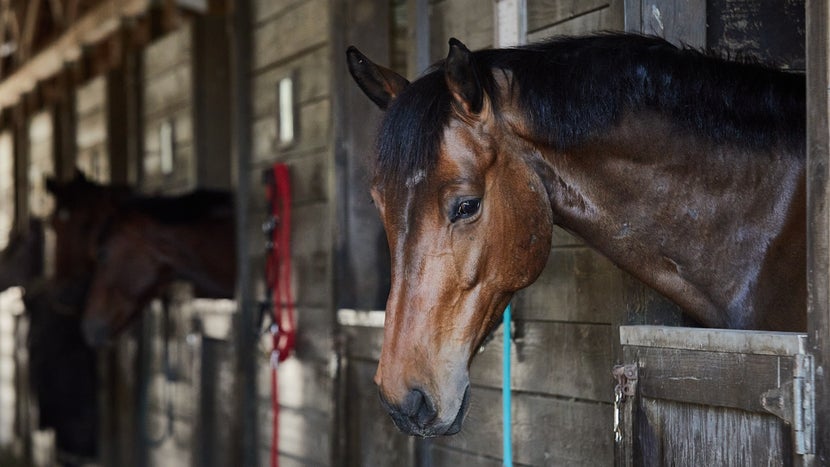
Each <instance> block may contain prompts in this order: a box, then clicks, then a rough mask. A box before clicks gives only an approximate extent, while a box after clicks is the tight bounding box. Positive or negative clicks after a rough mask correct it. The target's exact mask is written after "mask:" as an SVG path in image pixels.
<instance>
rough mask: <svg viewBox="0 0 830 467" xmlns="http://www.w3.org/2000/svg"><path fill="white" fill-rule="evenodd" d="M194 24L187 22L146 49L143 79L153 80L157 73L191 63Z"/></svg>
mask: <svg viewBox="0 0 830 467" xmlns="http://www.w3.org/2000/svg"><path fill="white" fill-rule="evenodd" d="M192 27H193V26H192V25H191V24H190V23H189V22H185V23H184V24H183V25H181V26H180V27H179V28H177V29H176V30H175V31H173V32H170V33H168V34H167V35H165V36H164V37H162V38H160V39H158V40H156V41H155V42H153V43H152V44H150V45H148V46H147V47H146V48H145V49H144V53H143V58H144V64H143V76H142V77H143V80H144V81H145V82H147V81H150V80H152V79H153V78H155V77H156V76H157V75H159V74H162V73H165V72H168V71H169V70H171V69H174V68H178V67H180V66H181V65H183V64H189V63H190V61H191V59H192V57H191V49H192V46H193V34H192Z"/></svg>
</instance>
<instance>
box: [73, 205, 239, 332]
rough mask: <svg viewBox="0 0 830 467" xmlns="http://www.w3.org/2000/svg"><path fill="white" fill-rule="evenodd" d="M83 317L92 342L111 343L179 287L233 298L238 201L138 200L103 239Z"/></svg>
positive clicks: (104, 231) (109, 225) (116, 220)
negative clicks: (178, 283)
mask: <svg viewBox="0 0 830 467" xmlns="http://www.w3.org/2000/svg"><path fill="white" fill-rule="evenodd" d="M95 257H96V261H95V273H94V275H93V276H92V281H91V283H90V288H89V293H88V296H87V302H86V309H85V311H84V314H83V331H84V336H85V337H86V339H87V342H89V343H90V344H91V345H101V344H103V343H105V342H106V341H107V340H108V339H109V338H110V337H111V336H112V335H113V334H114V333H116V332H118V331H120V330H121V329H123V328H124V327H125V326H126V325H127V324H128V323H129V322H130V321H131V319H132V318H133V317H134V316H136V314H137V313H138V312H139V311H140V310H141V309H142V308H144V307H145V306H146V305H147V304H148V303H149V301H150V300H151V299H153V298H155V297H158V296H160V293H161V291H162V290H163V289H164V287H165V286H167V285H168V284H169V283H170V282H171V281H172V280H174V279H184V280H188V281H191V282H192V283H193V284H194V286H195V293H196V294H197V295H199V296H204V297H212V298H231V297H233V293H234V286H235V281H236V269H235V268H236V262H235V258H236V247H235V230H234V210H233V198H232V196H231V194H230V193H228V192H220V191H208V190H200V191H196V192H193V193H191V194H187V195H184V196H179V197H155V198H137V199H134V200H132V201H130V202H129V203H126V204H125V205H124V206H123V209H122V211H121V212H120V213H119V214H118V216H117V217H115V218H113V219H112V221H111V222H109V223H108V225H107V226H106V228H105V229H104V230H102V231H101V233H100V236H99V239H98V245H97V247H96V248H95Z"/></svg>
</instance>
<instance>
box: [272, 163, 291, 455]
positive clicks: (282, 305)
mask: <svg viewBox="0 0 830 467" xmlns="http://www.w3.org/2000/svg"><path fill="white" fill-rule="evenodd" d="M269 172H270V173H269V174H268V176H266V180H267V183H266V188H265V196H266V199H267V201H268V205H269V211H270V216H271V217H270V219H269V222H268V223H267V224H266V228H265V232H266V235H267V236H268V241H267V245H266V249H267V252H268V256H267V259H266V262H265V280H266V285H267V287H268V294H269V296H270V299H271V303H272V304H273V306H272V309H271V313H272V317H273V320H274V323H273V324H272V325H271V337H272V340H273V350H272V351H271V409H272V411H273V417H274V418H273V424H272V427H273V434H272V437H271V466H272V467H278V466H279V411H280V401H279V385H278V384H277V383H278V380H277V376H278V373H277V366H278V364H279V362H282V361H284V360H285V359H286V358H288V356H289V355H290V354H291V352H292V351H293V350H294V343H295V338H296V328H295V326H294V297H293V296H292V294H291V243H290V240H291V185H290V183H289V175H288V166H286V165H285V164H283V163H279V162H277V163H275V164H274V165H273V166H272V167H271V169H269Z"/></svg>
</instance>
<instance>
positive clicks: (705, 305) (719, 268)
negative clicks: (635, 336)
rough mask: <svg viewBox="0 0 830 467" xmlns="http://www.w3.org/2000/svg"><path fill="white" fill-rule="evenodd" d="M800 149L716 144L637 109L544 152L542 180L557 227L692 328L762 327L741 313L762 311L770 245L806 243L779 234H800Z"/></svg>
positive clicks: (801, 178) (801, 162) (801, 166)
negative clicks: (665, 302)
mask: <svg viewBox="0 0 830 467" xmlns="http://www.w3.org/2000/svg"><path fill="white" fill-rule="evenodd" d="M799 151H800V149H799V148H784V147H779V148H772V149H769V150H765V151H761V150H753V149H746V148H741V147H739V146H738V145H726V144H716V143H713V142H712V141H710V140H707V139H706V138H705V137H701V136H697V135H694V134H688V133H687V134H681V132H680V130H679V129H678V127H677V126H676V125H675V124H673V123H671V122H669V121H668V120H667V119H664V118H661V117H660V116H659V115H657V114H654V113H641V114H639V115H628V116H627V117H626V118H624V119H623V120H622V122H621V123H620V124H619V125H618V126H616V127H614V128H613V129H610V130H609V131H607V132H606V133H604V134H603V135H601V136H596V137H594V138H591V139H590V140H588V141H586V142H585V143H583V144H580V145H578V146H575V147H572V148H570V149H568V150H564V151H563V150H553V149H550V148H548V149H545V150H543V151H542V153H543V154H544V158H545V161H546V164H544V165H543V169H542V170H541V173H540V175H541V176H542V177H543V178H544V179H545V180H546V182H547V187H548V194H549V196H550V199H551V207H552V209H553V212H554V217H555V221H556V222H557V223H558V224H559V225H560V226H562V227H564V228H566V229H568V230H570V231H572V232H574V233H575V234H577V235H578V236H580V237H582V238H583V239H584V240H585V241H586V243H588V245H590V246H592V247H594V248H596V249H598V250H599V251H600V252H602V253H604V254H605V255H606V256H608V257H609V258H610V259H611V260H612V261H613V262H615V263H616V264H617V265H619V266H620V267H621V268H622V269H624V270H627V271H628V272H630V273H632V274H633V275H634V276H636V277H638V278H639V279H641V280H642V281H643V282H645V283H646V284H647V285H649V286H651V287H653V288H655V289H656V290H658V291H659V292H661V293H663V294H664V295H666V296H668V297H669V298H671V299H673V300H674V301H675V302H676V303H678V304H679V305H681V307H683V308H684V309H685V310H686V311H687V312H689V314H690V315H691V316H692V317H693V318H695V319H697V320H698V321H699V322H700V323H701V324H704V325H709V326H718V327H751V326H764V325H763V324H758V323H752V322H747V321H751V320H753V319H757V318H751V317H747V316H746V310H747V309H753V308H761V307H762V304H759V303H755V302H753V300H755V298H754V295H753V287H757V286H758V284H759V283H761V282H763V281H764V280H768V279H769V280H774V278H768V277H767V276H769V274H768V273H767V272H766V271H764V270H763V265H764V264H765V263H768V262H769V260H770V259H775V258H770V257H768V250H769V249H770V246H771V245H773V246H774V245H775V244H778V243H780V242H781V241H784V240H787V241H792V242H795V243H796V248H797V244H798V242H799V241H801V242H802V243H803V239H800V238H795V239H783V233H784V232H787V234H788V235H795V236H798V235H799V234H798V232H801V234H800V235H801V236H803V228H801V229H799V228H798V225H797V224H798V223H800V222H803V216H800V215H799V214H798V212H800V211H798V209H799V208H798V206H797V205H799V204H800V203H803V196H801V194H803V190H804V178H803V169H804V159H803V157H799V154H798V152H799ZM802 207H803V206H802ZM802 210H803V209H802ZM784 248H786V247H784ZM782 261H783V259H782ZM790 262H794V263H796V264H794V265H793V266H794V269H795V270H796V271H797V272H800V270H799V269H798V264H797V262H798V258H797V257H796V258H792V259H791V260H790ZM793 280H794V281H797V278H794V279H793ZM773 285H776V284H773Z"/></svg>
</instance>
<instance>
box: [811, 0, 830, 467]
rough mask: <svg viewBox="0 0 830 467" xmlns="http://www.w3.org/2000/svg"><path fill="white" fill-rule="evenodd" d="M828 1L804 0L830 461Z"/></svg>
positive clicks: (818, 335) (820, 373)
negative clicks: (805, 2)
mask: <svg viewBox="0 0 830 467" xmlns="http://www.w3.org/2000/svg"><path fill="white" fill-rule="evenodd" d="M828 17H830V7H829V6H828V3H827V2H815V1H812V2H807V96H808V97H807V119H808V120H807V121H808V124H807V148H808V149H807V219H808V220H807V271H808V275H807V292H808V295H809V300H808V301H807V303H808V308H807V331H808V332H807V335H808V341H807V342H808V345H809V347H810V350H811V353H812V354H813V356H814V358H815V360H814V362H815V375H816V379H815V391H816V392H815V394H816V420H821V421H822V422H823V423H818V424H817V426H816V443H815V446H816V464H817V465H828V464H830V423H828V422H827V421H828V420H830V288H829V287H828V284H830V231H828V225H830V183H829V182H828V181H829V180H830V173H828V170H830V154H828V153H829V152H830V149H829V148H830V122H828V120H829V118H828V114H830V107H828V102H830V91H828V89H829V88H830V71H828V58H827V57H828V53H830V29H828V24H827V18H828Z"/></svg>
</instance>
